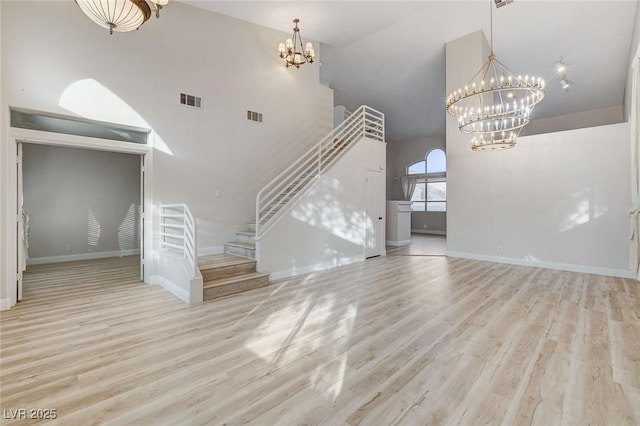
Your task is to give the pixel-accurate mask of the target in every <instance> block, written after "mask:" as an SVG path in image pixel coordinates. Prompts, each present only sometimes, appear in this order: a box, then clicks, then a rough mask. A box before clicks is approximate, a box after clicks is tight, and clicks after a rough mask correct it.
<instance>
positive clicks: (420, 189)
mask: <svg viewBox="0 0 640 426" xmlns="http://www.w3.org/2000/svg"><path fill="white" fill-rule="evenodd" d="M426 196H427V185H426V184H425V183H424V182H422V183H417V184H416V189H415V191H413V196H412V197H411V201H424V200H426ZM423 211H424V209H423Z"/></svg>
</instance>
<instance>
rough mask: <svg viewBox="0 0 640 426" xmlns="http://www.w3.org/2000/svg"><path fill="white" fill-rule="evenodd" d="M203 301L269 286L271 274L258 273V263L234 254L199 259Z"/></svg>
mask: <svg viewBox="0 0 640 426" xmlns="http://www.w3.org/2000/svg"><path fill="white" fill-rule="evenodd" d="M198 267H199V268H200V273H201V274H202V280H203V284H202V294H203V300H204V301H207V300H211V299H217V298H218V297H223V296H228V295H231V294H236V293H240V292H243V291H247V290H252V289H254V288H259V287H264V286H266V285H268V284H269V274H261V273H258V272H256V261H255V260H253V259H248V258H246V257H241V256H236V255H233V254H228V253H225V254H217V255H212V256H204V257H199V258H198Z"/></svg>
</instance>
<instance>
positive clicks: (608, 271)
mask: <svg viewBox="0 0 640 426" xmlns="http://www.w3.org/2000/svg"><path fill="white" fill-rule="evenodd" d="M447 256H449V257H459V258H462V259H472V260H482V261H485V262H494V263H505V264H508V265H519V266H532V267H535V268H545V269H556V270H558V271H569V272H581V273H584V274H594V275H605V276H609V277H620V278H632V279H635V278H636V276H635V274H634V273H633V272H632V271H630V270H627V269H616V268H601V267H598V266H585V265H573V264H568V263H555V262H539V261H532V260H525V259H519V258H515V257H498V256H488V255H484V254H475V253H464V252H458V251H447Z"/></svg>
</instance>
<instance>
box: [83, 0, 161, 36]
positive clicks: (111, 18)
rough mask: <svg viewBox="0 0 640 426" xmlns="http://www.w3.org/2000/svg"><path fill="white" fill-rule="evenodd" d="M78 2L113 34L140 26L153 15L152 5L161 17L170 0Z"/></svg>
mask: <svg viewBox="0 0 640 426" xmlns="http://www.w3.org/2000/svg"><path fill="white" fill-rule="evenodd" d="M76 3H77V4H78V6H80V9H82V11H83V12H84V14H85V15H87V16H88V17H89V18H90V19H91V20H92V21H93V22H95V23H96V24H98V25H100V26H101V27H103V28H106V29H108V30H109V34H113V32H114V31H117V32H126V31H132V30H137V29H138V28H140V26H141V25H142V24H144V23H145V22H146V21H147V20H148V19H149V18H150V17H151V5H153V6H154V11H155V14H156V18H159V17H160V9H162V6H165V5H166V4H167V3H169V0H76Z"/></svg>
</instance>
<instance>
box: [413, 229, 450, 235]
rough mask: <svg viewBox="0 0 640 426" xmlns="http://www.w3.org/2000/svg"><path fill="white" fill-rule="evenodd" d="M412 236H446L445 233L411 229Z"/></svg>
mask: <svg viewBox="0 0 640 426" xmlns="http://www.w3.org/2000/svg"><path fill="white" fill-rule="evenodd" d="M411 233H412V234H429V235H447V232H446V231H436V230H429V229H412V230H411Z"/></svg>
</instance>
